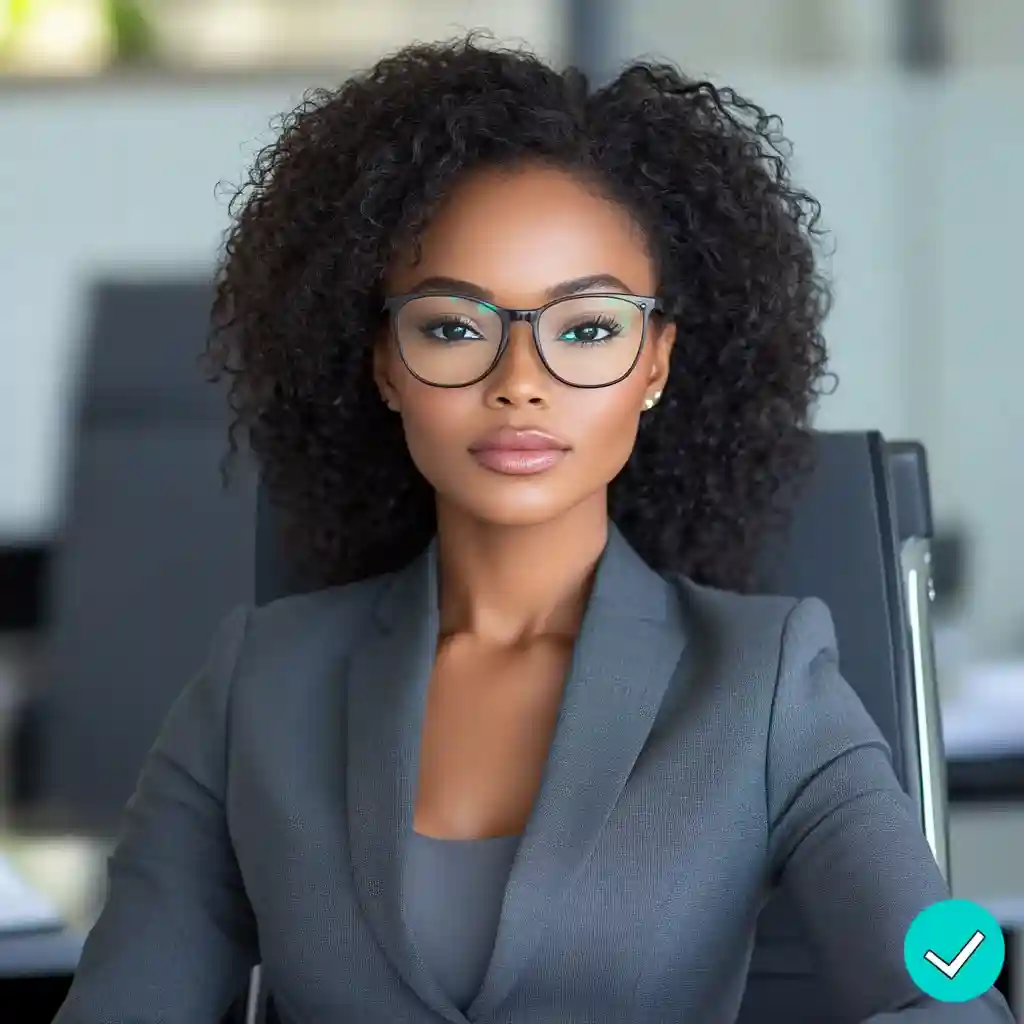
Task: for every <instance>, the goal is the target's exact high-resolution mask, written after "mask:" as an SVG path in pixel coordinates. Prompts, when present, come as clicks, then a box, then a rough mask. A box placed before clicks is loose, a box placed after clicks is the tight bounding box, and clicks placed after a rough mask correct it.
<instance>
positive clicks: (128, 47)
mask: <svg viewBox="0 0 1024 1024" xmlns="http://www.w3.org/2000/svg"><path fill="white" fill-rule="evenodd" d="M467 28H486V29H488V30H490V31H491V32H492V33H493V34H494V35H495V36H496V37H497V38H499V39H500V40H502V41H511V42H525V43H526V44H528V45H529V46H530V47H531V48H533V49H535V50H537V51H539V52H540V53H541V54H543V55H544V56H546V57H549V58H550V59H552V60H554V61H556V62H559V63H564V62H569V61H575V62H580V63H582V64H583V65H584V66H585V67H586V68H587V69H589V70H590V71H592V72H593V73H595V74H596V75H597V76H600V75H602V74H605V73H609V72H612V71H614V69H615V68H616V67H617V66H618V65H619V64H620V63H622V62H623V61H624V60H626V59H628V58H630V57H634V56H640V55H644V56H658V57H663V58H668V59H670V60H672V61H674V62H676V63H678V64H680V65H681V66H683V67H684V68H685V69H686V70H688V71H689V72H690V73H691V74H693V75H698V76H707V77H710V78H711V79H712V80H714V81H716V82H718V83H719V84H729V85H733V86H735V87H736V88H737V89H738V90H739V91H741V92H744V93H747V94H749V95H750V96H751V97H752V98H754V99H755V100H757V101H758V102H759V103H761V104H762V105H764V106H766V107H767V108H768V109H769V110H771V111H772V112H775V113H778V114H779V115H781V117H782V119H783V123H784V126H785V131H786V134H787V135H788V136H789V138H790V139H791V140H792V141H793V143H794V145H795V153H796V157H795V161H794V169H795V175H796V177H797V178H798V179H799V181H800V182H801V183H802V184H804V185H805V186H806V187H807V188H808V189H809V190H810V191H811V192H813V193H814V194H815V195H817V197H818V198H819V199H820V200H821V202H822V204H823V209H824V221H825V226H826V227H827V228H828V229H829V230H830V231H831V255H829V256H828V261H829V264H830V267H831V271H832V274H833V277H834V280H835V286H836V295H837V301H836V306H835V310H834V313H833V314H832V317H831V321H830V325H829V331H828V336H829V340H830V342H831V347H832V368H833V370H834V371H835V372H836V374H837V375H838V378H839V386H838V388H837V390H836V391H835V393H834V394H832V395H830V396H828V397H827V398H825V399H823V401H822V403H821V407H820V410H819V413H818V422H819V425H821V426H822V427H827V428H829V429H843V428H851V429H864V428H877V429H880V430H881V431H883V432H884V433H885V434H886V435H887V436H889V437H891V438H916V439H920V440H922V441H923V442H924V443H925V444H926V446H927V449H928V455H929V461H930V470H931V481H932V488H933V498H934V504H935V511H936V517H937V523H938V529H939V537H938V539H937V543H936V548H935V557H936V565H935V570H936V587H937V604H936V607H937V612H938V620H937V621H938V636H937V641H938V654H939V658H940V670H941V672H942V677H943V689H944V697H945V698H946V702H947V708H948V719H949V728H950V749H951V752H952V753H954V754H962V755H963V756H964V757H965V758H967V759H974V760H984V759H985V758H986V757H987V754H988V752H993V753H994V754H996V755H1000V756H1001V757H1002V760H1001V761H1000V762H999V763H1000V764H1003V765H1008V764H1010V763H1011V760H1012V759H1008V758H1006V757H1005V756H1004V755H1007V754H1014V753H1017V754H1024V668H1022V667H1021V666H1022V665H1024V585H1022V582H1021V581H1022V576H1024V543H1022V538H1021V527H1020V522H1021V515H1022V513H1021V510H1022V508H1024V440H1022V435H1024V390H1022V389H1024V384H1022V381H1024V338H1022V336H1021V328H1020V295H1021V288H1022V279H1024V259H1022V258H1021V253H1020V239H1021V238H1022V237H1024V206H1022V203H1021V198H1020V185H1019V178H1020V168H1021V167H1022V166H1024V133H1022V132H1021V131H1020V111H1021V109H1022V107H1024V4H1021V3H1019V2H1018V0H828V2H822V0H715V2H713V3H712V2H707V0H615V2H613V0H148V2H147V0H0V716H2V717H3V721H4V726H3V732H2V735H3V737H4V743H3V753H4V757H3V762H2V766H0V779H2V781H3V787H2V789H3V794H4V796H5V800H4V803H3V806H4V807H5V808H6V811H5V816H4V818H3V819H0V821H2V823H4V824H5V827H4V828H3V831H2V836H3V838H2V840H0V844H2V845H0V849H2V850H5V851H6V852H7V854H8V857H9V862H10V863H12V864H14V865H15V866H16V867H17V869H18V871H19V872H21V873H22V874H23V875H25V876H27V877H28V878H29V880H30V882H31V884H32V885H34V886H36V887H37V888H38V889H39V890H40V891H41V892H42V893H44V895H45V896H46V898H48V899H50V900H52V901H53V902H54V903H55V904H56V905H57V906H58V908H59V909H60V910H61V911H63V912H65V913H66V914H68V915H69V916H70V918H71V919H72V921H74V922H76V923H80V924H87V923H88V922H89V920H90V919H91V915H92V914H93V913H94V911H95V907H96V902H97V900H98V899H99V895H100V893H101V888H100V884H101V882H100V879H101V869H102V857H103V852H104V850H105V848H106V844H107V843H108V842H109V837H110V834H111V832H112V830H113V827H114V826H113V825H112V824H111V815H110V804H111V801H112V800H114V798H115V797H118V795H119V794H123V795H124V797H126V796H127V795H128V794H129V793H130V791H131V786H132V782H133V778H134V770H135V768H137V760H138V759H139V757H141V752H143V751H144V750H145V748H146V747H147V746H148V743H149V741H150V740H151V739H152V735H151V728H155V723H156V722H157V721H158V720H159V716H160V715H161V714H162V712H163V710H164V709H165V707H166V703H167V701H168V700H169V699H170V696H171V695H172V691H173V689H174V688H176V687H177V686H180V685H181V683H183V682H184V679H185V678H186V676H187V674H188V671H189V670H190V669H191V668H194V667H195V666H196V665H197V664H198V663H199V661H200V660H201V658H202V655H203V645H202V642H201V641H200V640H199V639H198V638H199V637H200V636H201V635H205V634H207V633H208V631H209V629H211V628H212V625H213V623H214V622H215V621H216V619H217V618H218V617H219V615H220V614H222V613H223V612H224V611H226V610H227V607H228V605H229V604H231V603H234V601H235V600H245V599H246V598H247V597H248V592H247V588H248V587H249V586H250V584H251V579H250V578H249V577H248V576H247V575H246V574H247V572H249V571H250V570H249V569H248V564H249V563H248V552H249V545H250V543H251V533H250V531H251V511H247V510H249V507H250V499H251V491H250V490H247V487H249V486H250V485H249V484H247V483H246V480H245V477H244V474H243V477H242V481H241V483H239V484H236V486H235V491H234V492H233V493H229V495H227V496H226V497H225V498H224V499H223V501H220V499H218V498H214V497H213V495H214V492H215V490H216V487H217V480H216V472H217V467H216V462H217V457H218V456H219V454H220V451H221V447H222V430H223V415H222V412H221V408H220V405H219V403H218V401H217V396H216V395H215V393H214V392H213V390H212V389H210V393H209V394H207V392H206V391H205V390H204V387H205V386H204V385H202V384H201V381H200V377H199V375H198V369H197V368H196V366H195V358H196V356H197V355H198V352H199V349H200V347H201V345H202V342H203V336H202V332H203V317H204V316H205V303H206V301H207V298H208V294H207V291H206V283H207V281H208V277H209V273H210V269H211V266H212V262H213V259H214V257H215V253H216V249H217V245H218V242H219V240H220V237H221V234H222V232H223V230H224V228H225V227H226V224H227V219H228V211H227V199H228V196H229V195H230V186H231V185H233V184H235V183H237V182H239V181H241V180H243V178H244V175H245V169H246V166H247V163H248V161H249V160H250V158H251V157H252V155H253V154H254V153H255V152H256V150H257V149H258V148H259V147H260V146H261V145H262V144H264V143H266V142H267V141H268V140H269V139H271V138H272V137H273V128H272V121H273V118H274V116H275V115H276V114H279V113H281V112H283V111H285V110H287V109H289V108H290V107H292V106H293V105H294V104H295V103H296V102H297V101H298V100H299V99H300V98H301V96H302V93H303V92H304V91H305V90H306V89H307V88H309V87H310V86H317V85H334V84H337V83H338V82H340V81H341V80H342V79H343V78H344V77H345V76H346V74H347V73H349V72H350V71H352V70H355V69H358V68H361V67H364V66H366V65H367V64H368V63H370V62H372V61H373V60H374V59H375V58H376V57H378V56H379V55H381V54H382V53H384V52H386V51H388V50H391V49H394V48H396V47H397V46H400V45H402V44H404V43H406V42H409V41H411V40H413V39H434V38H440V37H446V36H450V35H453V34H455V33H457V32H459V31H461V30H464V29H467ZM211 396H212V397H211ZM218 502H219V503H218ZM247 516H248V518H247ZM190 517H191V518H190ZM140 552H141V553H140ZM154 580H161V581H164V582H165V584H166V585H165V586H159V585H154V584H153V581H154ZM188 595H192V597H191V599H189V596H188ZM143 598H144V600H143ZM161 602H163V603H165V605H166V608H161V607H160V605H161ZM147 604H148V607H146V606H145V605H147ZM182 607H185V608H186V611H184V612H183V611H182ZM161 622H162V623H163V626H162V627H161V625H160V623H161ZM114 634H117V638H116V639H115V637H114ZM126 635H128V636H130V637H131V638H132V643H131V644H129V645H128V647H129V648H130V650H129V651H128V653H124V651H123V650H122V649H123V648H124V646H125V644H124V643H123V638H124V636H126ZM146 664H148V665H149V669H148V670H147V671H146V672H144V673H141V674H140V672H139V669H138V666H139V665H146ZM129 669H130V672H129ZM996 781H997V783H998V781H999V780H998V779H997V780H996ZM1014 785H1015V784H1011V783H1009V782H1007V783H1006V785H1005V786H1000V785H997V786H996V790H997V792H994V793H993V794H992V795H990V797H989V798H985V799H983V800H982V801H981V802H980V803H977V802H976V803H971V804H966V803H965V804H964V805H963V806H961V807H956V806H954V817H953V829H954V834H953V843H952V855H953V884H954V888H955V889H956V890H957V891H958V892H959V893H960V894H962V895H964V896H969V897H975V898H985V899H990V900H1004V899H1009V898H1015V897H1017V896H1021V897H1024V861H1022V860H1021V858H1020V857H1019V851H1020V850H1022V849H1024V787H1019V788H1018V789H1015V788H1014ZM115 802H116V801H115ZM2 891H3V890H2V885H0V892H2ZM2 917H3V908H2V906H0V927H2Z"/></svg>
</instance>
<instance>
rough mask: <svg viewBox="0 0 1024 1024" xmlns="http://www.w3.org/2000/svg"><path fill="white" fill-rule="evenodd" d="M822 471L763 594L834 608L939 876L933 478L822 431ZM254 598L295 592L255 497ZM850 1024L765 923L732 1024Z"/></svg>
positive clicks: (775, 926) (905, 450) (909, 455)
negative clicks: (931, 595) (930, 609)
mask: <svg viewBox="0 0 1024 1024" xmlns="http://www.w3.org/2000/svg"><path fill="white" fill-rule="evenodd" d="M816 445H817V452H816V467H815V470H814V474H813V476H812V479H811V481H810V483H809V486H808V488H807V490H806V491H805V493H804V495H803V497H802V498H801V501H800V503H799V505H798V507H797V509H796V510H795V515H794V517H793V520H792V524H791V528H790V529H789V530H788V532H787V534H786V536H785V537H784V538H782V539H780V540H779V541H778V542H777V543H775V544H773V545H771V546H770V548H769V550H766V551H765V552H764V553H763V563H762V573H761V586H760V588H759V589H761V590H762V591H763V592H765V593H778V594H787V595H791V596H794V597H812V596H813V597H819V598H821V599H822V600H823V601H825V603H826V604H827V605H828V606H829V608H830V610H831V612H832V616H833V619H834V621H835V626H836V632H837V636H838V640H839V648H840V659H841V667H842V671H843V674H844V676H845V677H846V678H847V680H848V681H849V682H850V684H851V685H852V686H853V688H854V689H855V690H856V691H857V693H858V694H859V696H860V698H861V700H862V701H863V702H864V705H865V706H866V708H867V709H868V711H869V712H870V714H871V715H872V716H873V717H874V719H875V721H876V722H877V723H878V726H879V728H880V729H881V731H882V732H883V734H884V735H885V738H886V739H887V740H888V742H889V744H890V746H891V747H892V752H893V761H894V765H895V769H896V774H897V776H898V777H899V780H900V782H901V784H902V785H903V786H904V787H905V789H906V790H907V792H908V793H909V794H910V795H911V797H912V798H913V799H914V801H915V802H916V804H917V806H918V808H919V809H920V813H921V823H922V828H923V829H924V830H925V833H926V835H927V836H928V838H929V840H930V842H931V843H932V846H933V849H934V850H935V852H936V857H937V859H938V860H939V863H940V865H941V866H942V867H943V868H944V869H945V810H944V809H945V788H944V786H945V781H944V778H943V776H942V764H943V759H942V749H941V737H940V734H939V731H938V714H937V708H936V695H935V686H934V678H933V677H932V669H931V662H930V649H931V648H930V625H929V622H928V619H927V603H928V590H929V586H930V579H929V576H928V553H927V545H928V541H929V539H930V536H931V513H930V504H929V493H928V481H927V472H926V468H925V463H924V453H923V450H922V449H921V447H920V446H919V445H915V444H910V443H904V444H894V445H889V444H887V443H886V442H885V440H884V439H883V438H882V436H881V435H880V434H878V433H873V432H872V433H821V434H818V435H817V436H816ZM260 503H261V504H260V509H259V512H258V528H257V537H258V542H257V551H256V595H257V602H258V603H263V602H265V601H268V600H271V599H273V598H275V597H278V596H281V595H282V594H284V593H288V592H290V591H291V590H292V589H293V588H296V587H299V588H301V583H300V581H298V580H297V579H296V578H295V576H294V575H291V574H290V573H289V569H288V566H287V564H286V562H285V561H284V560H283V558H282V555H281V550H280V545H279V543H278V540H277V531H276V528H275V526H274V516H273V511H272V509H271V508H270V507H269V505H268V504H267V503H266V498H265V496H264V495H262V494H261V495H260ZM766 1020H785V1021H786V1022H787V1024H831V1022H833V1021H835V1022H837V1024H838V1022H844V1021H845V1017H844V1016H843V1014H842V1011H841V1008H837V1007H835V1006H833V1005H831V1001H830V994H829V993H828V992H827V991H825V989H824V987H823V986H822V985H821V983H820V981H819V979H818V978H817V977H816V975H815V972H814V968H813V965H812V962H811V958H810V955H809V950H808V948H807V946H806V944H805V942H804V941H803V937H802V935H801V929H800V927H799V924H798V921H797V918H796V915H795V913H794V912H793V910H792V908H790V907H789V906H788V905H787V904H786V902H785V900H784V899H783V898H782V897H781V896H777V897H775V898H774V899H773V900H772V901H770V903H769V904H768V905H767V906H766V908H765V910H764V912H763V913H762V915H761V919H760V922H759V926H758V935H757V941H756V945H755V951H754V957H753V961H752V964H751V970H750V977H749V981H748V986H747V993H746V997H745V1000H744V1004H743V1009H742V1011H741V1015H740V1018H739V1021H740V1022H741V1024H760V1022H762V1021H766Z"/></svg>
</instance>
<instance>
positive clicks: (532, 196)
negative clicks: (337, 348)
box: [375, 166, 674, 526]
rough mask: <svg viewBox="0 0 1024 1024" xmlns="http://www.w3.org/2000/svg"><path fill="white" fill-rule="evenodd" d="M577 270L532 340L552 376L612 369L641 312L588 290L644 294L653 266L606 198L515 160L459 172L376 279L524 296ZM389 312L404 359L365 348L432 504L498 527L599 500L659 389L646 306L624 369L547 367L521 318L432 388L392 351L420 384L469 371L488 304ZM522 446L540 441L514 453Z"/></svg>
mask: <svg viewBox="0 0 1024 1024" xmlns="http://www.w3.org/2000/svg"><path fill="white" fill-rule="evenodd" d="M585 279H591V283H590V284H589V285H587V286H585V287H584V288H583V290H582V291H579V292H577V291H576V290H575V289H574V290H573V293H574V294H579V295H580V296H581V301H580V302H577V303H573V304H572V305H571V306H562V307H558V308H559V309H561V310H562V312H561V313H556V312H552V314H550V315H549V316H548V317H547V320H546V322H545V327H544V334H545V337H546V338H549V339H550V349H549V348H548V347H547V346H548V342H547V341H546V342H545V346H546V347H545V351H546V352H548V353H549V362H550V363H551V364H552V365H553V366H555V367H556V369H559V371H560V376H565V377H571V378H572V379H574V380H576V381H580V380H587V381H596V380H603V378H602V376H601V375H602V373H604V374H606V375H607V373H610V372H611V371H612V370H618V369H619V368H620V367H621V368H622V371H624V369H625V368H626V366H625V365H624V364H623V363H622V360H623V359H624V358H626V356H625V355H624V354H623V352H624V349H623V346H628V345H629V344H630V342H629V335H630V332H636V331H638V330H639V326H638V319H637V318H642V314H641V313H640V312H639V310H634V311H633V312H632V313H631V312H630V310H629V308H628V307H621V312H624V313H625V314H626V315H625V316H619V315H618V311H617V310H616V309H615V308H614V307H609V306H607V304H606V303H602V302H601V300H597V301H596V302H595V301H594V300H593V299H591V298H588V296H592V295H595V294H602V293H604V294H608V293H631V294H633V295H638V296H652V295H654V293H655V291H656V289H657V281H656V278H655V270H654V265H653V263H652V260H651V258H650V256H649V255H648V252H647V248H646V245H645V240H644V238H643V236H642V234H641V233H640V230H639V229H638V228H637V226H636V225H635V224H634V223H633V221H632V220H631V218H630V217H629V216H628V214H627V213H626V212H625V211H624V210H622V209H621V208H620V207H619V206H617V205H615V204H614V203H612V202H610V201H608V200H606V199H602V198H601V197H600V196H599V195H597V194H595V192H594V190H593V189H589V188H587V187H585V186H584V185H582V184H580V183H578V182H577V181H576V180H574V179H573V178H572V177H571V176H569V175H567V174H566V173H564V172H561V171H558V170H555V169H552V168H547V167H542V166H530V167H526V168H522V169H517V170H515V171H487V172H481V173H478V174H476V175H475V176H473V177H471V178H469V179H468V180H467V181H466V182H465V183H463V184H462V185H461V186H460V187H459V188H458V189H457V190H456V191H455V192H454V193H453V194H452V195H451V197H450V198H449V199H448V200H447V202H446V203H445V204H444V205H443V206H442V208H441V210H440V211H439V212H438V214H437V216H436V217H435V218H434V219H433V221H432V222H431V224H430V225H429V227H428V228H427V230H426V231H425V232H424V233H423V235H422V251H421V259H420V260H419V261H418V262H417V263H416V264H415V265H413V263H412V261H411V259H408V260H406V261H405V262H403V263H400V264H399V265H397V266H395V267H394V268H393V270H392V273H391V274H390V276H389V279H388V282H387V285H388V293H389V294H390V295H406V294H410V293H420V292H430V293H438V292H440V293H444V294H452V295H456V294H458V295H467V294H468V295H469V296H470V297H477V298H480V299H481V300H484V301H485V302H490V303H493V304H494V305H497V306H505V307H509V308H512V309H534V308H537V307H540V306H543V305H545V304H546V303H548V302H550V301H551V300H552V299H553V298H556V297H558V296H559V295H561V294H564V293H567V291H568V287H567V285H571V284H572V283H578V282H581V281H583V280H585ZM456 282H458V283H456ZM449 301H450V305H449ZM398 322H399V324H400V329H401V333H402V337H403V339H405V342H404V343H403V344H404V350H405V355H406V359H405V360H403V358H402V355H401V353H400V351H399V346H398V343H397V341H396V339H395V332H394V331H391V332H389V335H388V337H387V338H386V339H385V340H383V341H382V342H381V343H380V344H379V346H378V349H377V352H376V357H375V376H376V380H377V385H378V387H379V388H380V390H381V394H382V396H383V398H384V400H385V401H387V403H388V405H389V406H390V407H391V408H392V409H394V410H395V411H396V412H397V413H398V414H399V415H401V417H402V423H403V427H404V430H405V436H406V440H407V443H408V445H409V452H410V454H411V456H412V458H413V461H414V462H415V464H416V466H417V467H418V468H419V470H420V472H421V473H422V474H423V476H424V477H426V479H427V480H428V481H429V482H430V484H431V485H432V486H433V487H434V489H435V491H436V492H437V495H438V501H439V503H440V504H441V505H442V506H443V505H445V504H447V505H449V506H451V507H452V508H453V509H456V510H458V511H459V512H461V513H463V514H468V515H470V516H471V517H473V518H474V519H476V520H479V521H482V522H485V523H493V524H495V525H506V526H525V525H532V524H536V523H541V522H545V521H549V520H552V519H555V518H557V517H558V516H560V515H562V514H564V513H566V512H568V511H570V510H571V509H574V508H576V507H577V506H579V505H581V504H583V503H586V502H588V501H600V502H602V503H603V502H605V501H606V500H607V498H606V491H607V487H608V484H609V483H610V482H611V481H612V479H613V478H614V477H615V476H616V475H617V474H618V473H619V471H620V470H621V469H622V467H623V466H624V465H625V463H626V461H627V459H628V458H629V456H630V452H631V451H632V449H633V444H634V442H635V440H636V433H637V428H638V425H639V420H640V416H641V415H642V413H643V409H644V402H645V401H646V400H647V399H648V398H650V397H652V396H653V395H654V394H655V393H656V392H659V391H660V390H662V388H663V387H664V384H665V379H666V377H667V374H668V365H669V355H670V351H671V346H672V342H673V340H674V328H673V327H672V326H671V325H663V324H662V322H661V321H660V319H659V318H658V317H654V318H652V319H651V320H650V322H649V323H648V326H647V332H646V337H645V340H644V344H643V347H642V349H641V351H640V355H639V358H638V359H637V361H636V364H635V366H634V367H633V369H632V372H630V373H629V375H628V376H626V377H625V378H624V379H622V380H619V381H618V382H617V383H612V384H610V385H608V386H607V387H591V388H581V387H572V386H570V385H569V384H565V383H562V382H561V381H559V380H558V379H556V378H555V377H554V376H552V374H551V373H550V372H549V371H548V369H547V368H546V367H545V365H544V362H543V360H542V359H541V358H540V356H539V354H538V351H537V348H536V347H535V345H534V341H533V336H532V332H531V328H530V325H529V324H528V323H524V322H518V323H513V324H512V325H511V329H510V332H509V341H508V346H507V348H506V349H505V351H504V354H503V355H502V357H501V359H500V361H499V362H498V364H497V365H496V366H495V367H494V368H493V370H491V372H490V373H489V374H488V375H487V376H485V377H484V378H483V379H482V380H479V381H477V382H476V383H473V384H470V385H469V386H466V387H451V388H444V387H434V386H431V385H430V384H426V383H424V382H423V381H422V380H420V379H418V377H417V376H414V375H413V373H412V372H410V369H409V367H408V366H407V365H406V364H407V362H409V363H410V364H411V365H412V366H413V368H414V369H416V370H417V374H418V376H419V377H424V376H428V377H430V379H432V380H435V381H436V380H438V379H439V378H441V377H443V376H444V375H445V374H447V375H448V376H447V377H445V378H444V379H445V380H454V379H456V376H457V375H458V374H459V373H464V374H465V375H464V376H463V377H459V378H458V379H459V380H460V382H461V380H464V379H468V377H471V376H473V375H474V372H473V371H472V370H468V372H467V368H473V367H475V368H477V369H476V370H475V372H477V373H478V372H482V369H481V367H485V364H486V363H487V352H488V351H491V350H493V344H494V341H495V331H496V330H497V331H498V333H499V334H500V329H499V328H497V326H496V324H497V321H496V320H495V318H494V314H493V313H492V312H491V311H490V310H489V309H488V308H487V307H486V306H478V307H474V305H473V304H472V303H465V302H455V301H454V300H440V301H438V300H432V301H431V302H430V304H428V305H423V304H421V312H417V311H416V309H415V307H414V308H413V310H411V311H410V310H408V309H407V311H406V313H403V314H400V315H399V321H398ZM602 342H604V344H602ZM410 357H411V358H410ZM481 360H482V362H481ZM616 360H618V361H619V362H616ZM453 374H454V375H456V376H453ZM616 375H618V374H616ZM516 432H528V433H526V434H520V433H516ZM531 444H533V445H541V446H544V447H542V450H539V451H538V450H536V449H529V450H524V448H523V446H524V445H531Z"/></svg>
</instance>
